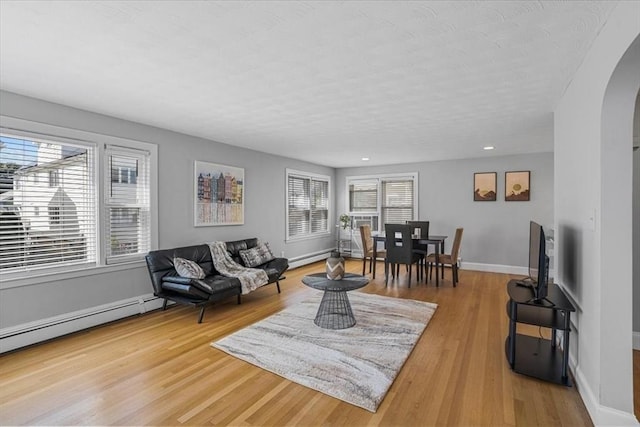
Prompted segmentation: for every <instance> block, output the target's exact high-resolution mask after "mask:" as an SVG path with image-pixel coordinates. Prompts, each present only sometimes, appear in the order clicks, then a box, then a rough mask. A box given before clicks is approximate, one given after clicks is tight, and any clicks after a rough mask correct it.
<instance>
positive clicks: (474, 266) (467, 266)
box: [460, 261, 529, 276]
mask: <svg viewBox="0 0 640 427" xmlns="http://www.w3.org/2000/svg"><path fill="white" fill-rule="evenodd" d="M460 269H462V270H475V271H490V272H492V273H505V274H520V275H522V276H526V275H528V274H529V269H528V268H527V267H518V266H514V265H501V264H481V263H477V262H466V261H463V262H462V263H461V265H460Z"/></svg>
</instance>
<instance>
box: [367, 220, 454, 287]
mask: <svg viewBox="0 0 640 427" xmlns="http://www.w3.org/2000/svg"><path fill="white" fill-rule="evenodd" d="M371 237H372V238H373V259H374V262H373V276H372V278H373V279H375V278H376V263H375V260H376V259H377V256H378V242H385V241H386V240H387V237H386V236H385V233H383V232H381V233H376V234H373V235H372V236H371ZM447 237H448V236H439V235H431V234H430V235H429V236H427V237H424V236H422V237H418V236H411V239H412V240H413V243H417V244H419V245H427V247H429V245H432V246H433V247H434V248H435V251H434V254H435V256H436V286H440V274H439V271H440V270H439V269H440V268H443V269H444V266H440V254H441V253H442V254H443V253H444V241H445V240H446V239H447ZM425 280H426V279H425Z"/></svg>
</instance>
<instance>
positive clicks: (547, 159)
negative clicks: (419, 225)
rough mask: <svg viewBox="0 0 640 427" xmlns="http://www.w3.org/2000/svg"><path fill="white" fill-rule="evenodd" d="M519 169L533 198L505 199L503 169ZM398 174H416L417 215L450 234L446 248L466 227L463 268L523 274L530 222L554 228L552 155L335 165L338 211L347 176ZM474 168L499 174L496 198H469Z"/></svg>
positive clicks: (432, 228) (343, 201)
mask: <svg viewBox="0 0 640 427" xmlns="http://www.w3.org/2000/svg"><path fill="white" fill-rule="evenodd" d="M522 170H528V171H531V180H530V183H531V200H530V201H529V202H505V201H504V173H505V171H522ZM402 172H418V180H419V182H418V190H419V195H418V203H419V207H418V216H419V218H418V219H420V220H428V221H429V232H430V233H432V234H445V235H448V236H450V239H447V242H446V248H445V249H446V251H450V250H451V244H452V243H453V235H454V232H455V229H456V228H458V227H464V234H463V238H462V245H461V256H462V259H463V268H469V269H479V270H488V271H504V272H514V273H520V274H526V271H527V266H528V263H529V258H528V250H529V221H530V220H534V221H536V222H538V223H540V224H542V225H543V226H546V227H550V228H551V227H553V153H538V154H527V155H517V156H495V157H486V158H474V159H463V160H450V161H438V162H423V163H411V164H403V165H390V166H371V167H360V168H342V169H338V170H337V172H336V194H337V200H336V206H337V209H338V210H337V212H338V213H343V212H347V210H348V204H347V197H348V192H347V189H346V184H345V183H346V177H348V176H356V175H369V174H384V173H402ZM474 172H497V173H498V197H497V201H495V202H474V201H473V191H474V188H473V174H474ZM514 267H515V268H514Z"/></svg>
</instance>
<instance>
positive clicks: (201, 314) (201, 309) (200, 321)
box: [198, 305, 206, 323]
mask: <svg viewBox="0 0 640 427" xmlns="http://www.w3.org/2000/svg"><path fill="white" fill-rule="evenodd" d="M205 308H206V305H203V306H202V307H201V308H200V316H199V317H198V323H202V318H203V317H204V309H205Z"/></svg>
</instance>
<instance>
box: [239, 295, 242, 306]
mask: <svg viewBox="0 0 640 427" xmlns="http://www.w3.org/2000/svg"><path fill="white" fill-rule="evenodd" d="M241 303H242V295H241V294H238V305H240V304H241Z"/></svg>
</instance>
